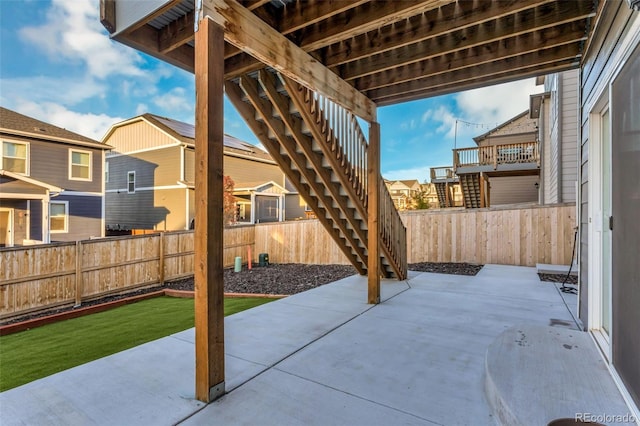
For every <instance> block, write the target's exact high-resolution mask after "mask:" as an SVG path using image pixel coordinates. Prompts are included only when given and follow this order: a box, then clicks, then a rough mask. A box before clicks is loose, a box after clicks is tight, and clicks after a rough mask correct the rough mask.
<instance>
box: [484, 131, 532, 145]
mask: <svg viewBox="0 0 640 426" xmlns="http://www.w3.org/2000/svg"><path fill="white" fill-rule="evenodd" d="M535 140H536V134H535V132H529V133H520V134H517V135H502V136H491V137H489V138H487V139H484V140H483V141H481V142H480V143H479V144H478V146H494V145H504V144H511V143H526V142H535Z"/></svg>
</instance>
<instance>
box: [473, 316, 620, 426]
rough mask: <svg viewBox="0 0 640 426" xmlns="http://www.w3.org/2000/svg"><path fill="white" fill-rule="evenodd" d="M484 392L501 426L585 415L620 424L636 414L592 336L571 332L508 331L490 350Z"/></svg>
mask: <svg viewBox="0 0 640 426" xmlns="http://www.w3.org/2000/svg"><path fill="white" fill-rule="evenodd" d="M485 392H486V396H487V400H488V401H489V405H490V407H491V409H492V411H493V414H494V416H495V418H496V420H497V421H498V424H502V425H509V426H517V425H532V426H542V425H547V424H549V423H550V422H551V421H553V420H556V419H561V418H571V419H575V418H576V416H583V417H582V418H583V419H585V417H584V416H586V415H593V416H605V415H606V416H607V417H606V418H600V419H599V420H598V419H596V418H595V417H592V418H591V421H598V422H600V423H604V424H607V425H617V424H629V422H628V419H629V418H630V416H632V414H631V411H630V410H629V408H628V407H627V405H626V404H625V401H624V399H623V397H622V395H621V394H620V392H619V391H618V388H617V387H616V384H615V382H614V381H613V378H612V377H611V374H610V373H609V370H608V368H607V366H606V364H605V362H604V361H603V359H602V357H601V355H600V353H599V351H598V349H597V348H596V345H595V343H594V342H593V340H592V338H591V336H589V334H588V333H586V332H583V331H578V330H572V329H567V328H559V327H546V326H539V325H522V326H516V327H512V328H510V329H508V330H506V331H504V332H503V333H502V334H501V335H499V336H498V337H497V338H496V340H495V341H494V342H493V343H492V344H491V345H490V346H489V349H487V355H486V359H485ZM625 416H626V417H625ZM625 419H627V423H625ZM603 420H604V421H603Z"/></svg>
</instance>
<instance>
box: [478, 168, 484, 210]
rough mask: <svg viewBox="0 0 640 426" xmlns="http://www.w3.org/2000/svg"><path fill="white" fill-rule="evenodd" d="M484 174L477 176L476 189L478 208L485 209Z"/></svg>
mask: <svg viewBox="0 0 640 426" xmlns="http://www.w3.org/2000/svg"><path fill="white" fill-rule="evenodd" d="M484 188H485V186H484V173H480V176H478V189H479V190H480V207H486V206H485V203H484Z"/></svg>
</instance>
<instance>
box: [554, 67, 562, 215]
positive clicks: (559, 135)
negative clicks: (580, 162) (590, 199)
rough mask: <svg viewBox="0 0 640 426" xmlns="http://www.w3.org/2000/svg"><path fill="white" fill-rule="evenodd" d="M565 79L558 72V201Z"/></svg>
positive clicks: (560, 186) (560, 191)
mask: <svg viewBox="0 0 640 426" xmlns="http://www.w3.org/2000/svg"><path fill="white" fill-rule="evenodd" d="M563 79H564V73H559V74H558V89H557V90H558V92H557V93H558V144H557V146H556V149H557V150H558V155H557V156H556V161H557V164H556V170H557V172H556V175H557V177H558V178H557V183H556V185H557V188H556V191H557V193H558V203H561V202H562V145H563V138H562V133H563V132H564V130H563V123H562V110H563V108H564V93H563V92H562V86H563V83H562V81H563Z"/></svg>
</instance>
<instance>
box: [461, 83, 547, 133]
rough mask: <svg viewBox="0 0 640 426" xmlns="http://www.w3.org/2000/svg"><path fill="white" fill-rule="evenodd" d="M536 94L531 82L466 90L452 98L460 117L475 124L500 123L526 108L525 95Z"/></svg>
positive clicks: (527, 96)
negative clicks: (455, 102) (454, 100)
mask: <svg viewBox="0 0 640 426" xmlns="http://www.w3.org/2000/svg"><path fill="white" fill-rule="evenodd" d="M538 92H540V88H539V87H536V85H535V79H533V78H530V79H526V80H520V81H514V82H511V83H505V84H498V85H495V86H488V87H482V88H480V89H474V90H468V91H466V92H462V93H460V94H458V95H457V96H456V101H457V103H458V108H459V109H460V111H461V116H462V117H464V118H465V119H467V120H468V121H472V122H475V123H498V124H500V123H503V122H505V121H507V120H508V119H510V118H512V117H515V116H516V115H518V114H520V113H521V112H523V111H526V110H527V109H528V108H529V95H531V94H534V93H538Z"/></svg>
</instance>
